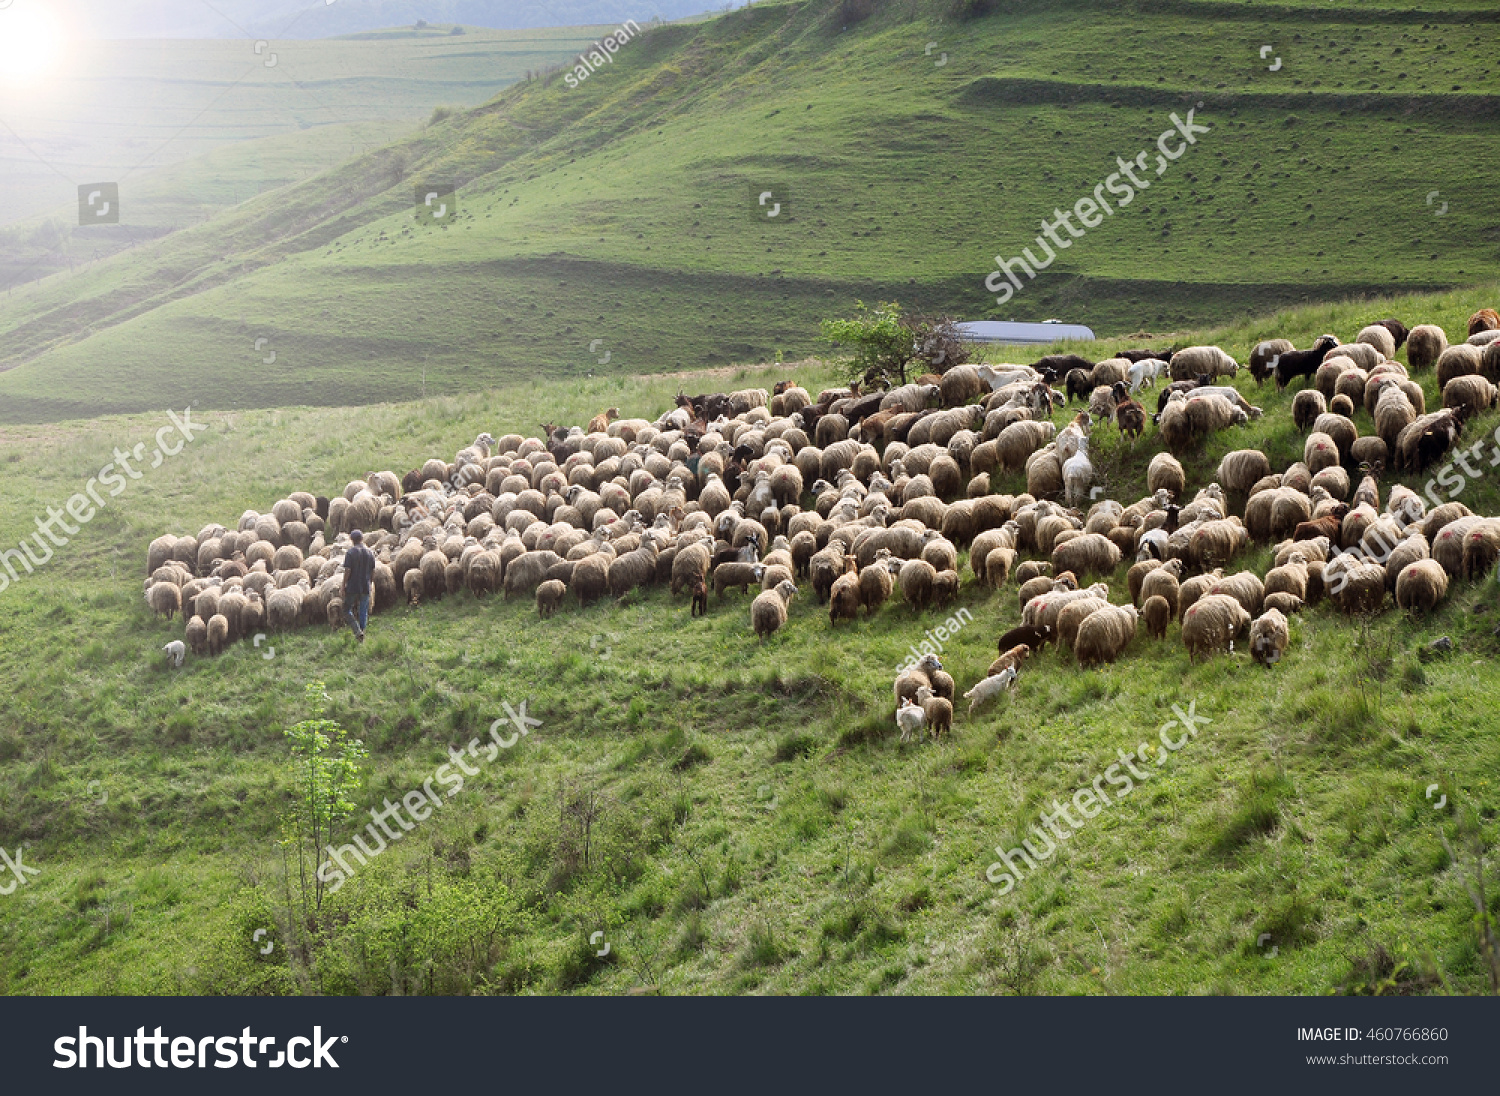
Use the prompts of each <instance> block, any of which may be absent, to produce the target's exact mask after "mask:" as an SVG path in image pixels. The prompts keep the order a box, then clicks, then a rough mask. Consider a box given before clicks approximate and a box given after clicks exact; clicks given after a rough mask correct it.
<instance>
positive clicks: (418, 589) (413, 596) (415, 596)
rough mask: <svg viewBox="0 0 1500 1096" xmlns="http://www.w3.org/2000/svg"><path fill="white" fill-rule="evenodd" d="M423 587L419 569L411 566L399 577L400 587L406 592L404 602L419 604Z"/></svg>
mask: <svg viewBox="0 0 1500 1096" xmlns="http://www.w3.org/2000/svg"><path fill="white" fill-rule="evenodd" d="M424 587H425V583H424V581H423V576H422V572H421V570H419V569H418V568H415V567H413V568H412V569H411V570H409V571H407V572H406V574H405V575H403V576H402V577H401V588H402V590H403V591H404V592H405V594H406V604H408V605H420V604H421V603H422V594H423V590H424Z"/></svg>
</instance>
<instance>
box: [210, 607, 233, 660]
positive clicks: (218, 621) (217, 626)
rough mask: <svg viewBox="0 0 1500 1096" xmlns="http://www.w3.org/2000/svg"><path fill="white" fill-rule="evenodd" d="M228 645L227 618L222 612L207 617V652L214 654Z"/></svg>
mask: <svg viewBox="0 0 1500 1096" xmlns="http://www.w3.org/2000/svg"><path fill="white" fill-rule="evenodd" d="M227 646H229V619H228V618H227V617H225V616H224V615H223V614H222V613H215V614H214V615H213V616H211V617H209V618H208V653H209V654H211V655H216V654H219V653H221V652H222V651H223V650H224V648H225V647H227Z"/></svg>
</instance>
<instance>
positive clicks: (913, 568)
mask: <svg viewBox="0 0 1500 1096" xmlns="http://www.w3.org/2000/svg"><path fill="white" fill-rule="evenodd" d="M936 580H937V568H936V567H934V566H933V565H932V564H930V563H928V562H927V561H926V560H925V559H909V560H907V561H906V562H905V563H904V564H902V565H901V573H900V583H901V598H902V600H903V601H905V602H906V603H907V604H908V605H910V606H911V607H912V609H913V610H914V611H916V612H919V613H920V612H925V611H926V609H927V607H928V606H929V605H930V604H931V603H932V596H933V584H934V582H935V581H936Z"/></svg>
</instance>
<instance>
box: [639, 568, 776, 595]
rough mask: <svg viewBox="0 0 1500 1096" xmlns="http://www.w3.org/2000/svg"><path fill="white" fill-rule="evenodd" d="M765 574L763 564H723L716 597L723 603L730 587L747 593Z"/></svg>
mask: <svg viewBox="0 0 1500 1096" xmlns="http://www.w3.org/2000/svg"><path fill="white" fill-rule="evenodd" d="M611 569H613V568H612V567H611ZM765 574H766V569H765V565H764V564H761V563H740V562H729V563H721V564H719V565H718V566H717V567H715V568H714V595H715V596H716V597H717V598H718V599H719V600H720V601H722V600H723V599H724V591H725V590H727V589H729V588H730V587H737V588H738V589H739V592H740V593H742V594H743V593H746V592H748V591H749V589H750V587H751V586H759V585H760V583H761V580H762V579H763V578H765Z"/></svg>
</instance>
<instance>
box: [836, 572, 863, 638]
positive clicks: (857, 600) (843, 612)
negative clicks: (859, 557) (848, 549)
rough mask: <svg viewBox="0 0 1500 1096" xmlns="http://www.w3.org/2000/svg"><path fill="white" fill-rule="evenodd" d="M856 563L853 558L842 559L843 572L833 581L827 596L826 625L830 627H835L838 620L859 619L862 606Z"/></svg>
mask: <svg viewBox="0 0 1500 1096" xmlns="http://www.w3.org/2000/svg"><path fill="white" fill-rule="evenodd" d="M856 566H857V561H856V559H855V557H853V556H845V557H844V567H845V571H844V573H843V574H842V575H840V576H839V577H838V578H836V579H834V580H833V588H832V589H831V590H830V591H829V595H828V623H829V626H830V627H837V625H838V622H839V621H840V620H855V619H857V618H858V617H859V610H860V606H861V604H862V600H863V599H862V598H861V597H860V584H859V575H858V573H857V572H856V570H855V568H856Z"/></svg>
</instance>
